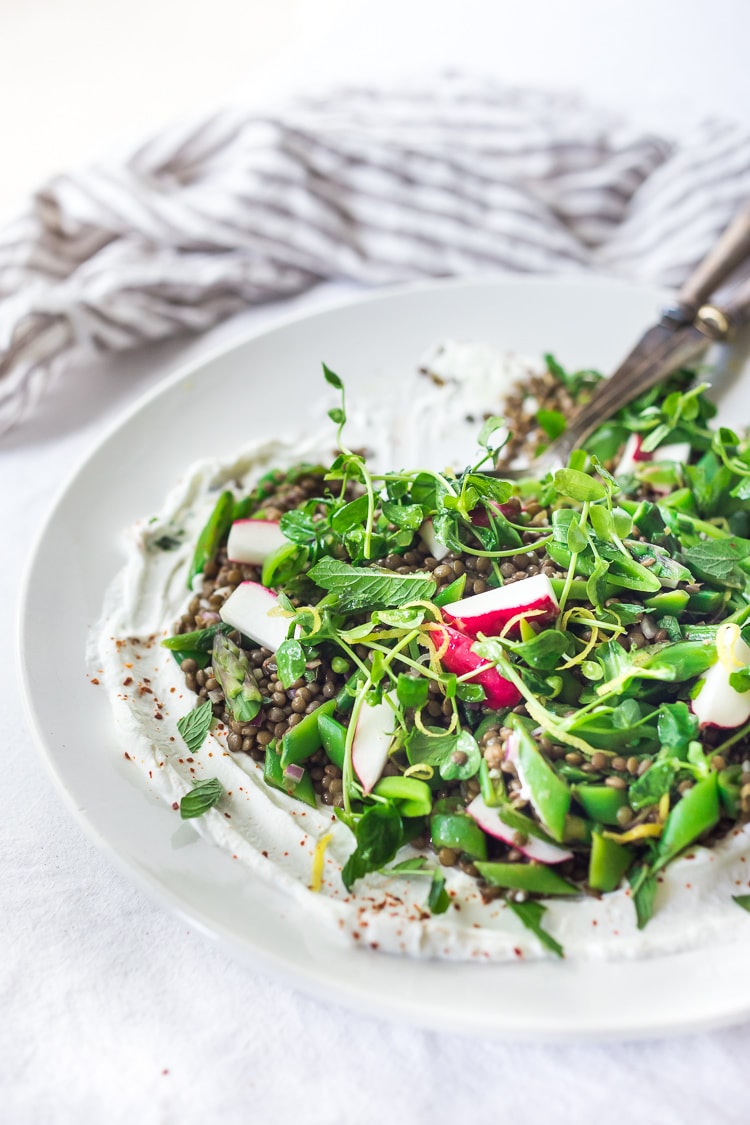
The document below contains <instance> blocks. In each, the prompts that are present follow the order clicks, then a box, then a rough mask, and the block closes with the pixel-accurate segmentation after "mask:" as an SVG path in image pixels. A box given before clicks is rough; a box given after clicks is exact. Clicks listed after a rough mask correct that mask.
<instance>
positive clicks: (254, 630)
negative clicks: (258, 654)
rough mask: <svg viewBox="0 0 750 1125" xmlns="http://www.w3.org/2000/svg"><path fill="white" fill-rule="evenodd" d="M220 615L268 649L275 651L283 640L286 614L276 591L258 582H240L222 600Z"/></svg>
mask: <svg viewBox="0 0 750 1125" xmlns="http://www.w3.org/2000/svg"><path fill="white" fill-rule="evenodd" d="M219 616H220V617H221V619H222V621H226V622H227V624H228V625H231V626H232V628H233V629H239V631H240V632H241V633H243V634H244V635H245V636H246V637H250V639H251V640H252V641H255V643H256V644H259V645H261V647H262V648H267V649H269V650H270V651H271V652H276V649H277V648H278V647H279V645H280V644H281V642H282V641H284V640H286V635H287V631H288V629H289V618H288V617H287V616H285V615H284V613H283V611H282V610H281V606H280V604H279V601H278V599H277V597H276V595H275V594H272V593H271V591H270V590H267V589H266V587H265V586H261V584H260V582H242V583H240V585H239V586H238V587H237V589H236V590H234V591H233V592H232V593H231V594H230V595H229V597H228V598H227V600H226V601H225V602H224V605H223V606H222V607H221V609H220V610H219Z"/></svg>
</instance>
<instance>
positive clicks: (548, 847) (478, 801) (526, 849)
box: [466, 795, 573, 864]
mask: <svg viewBox="0 0 750 1125" xmlns="http://www.w3.org/2000/svg"><path fill="white" fill-rule="evenodd" d="M466 811H467V813H468V814H469V816H470V817H473V819H474V820H475V821H476V822H477V824H478V825H479V827H480V828H481V829H482V831H483V832H486V833H487V835H488V836H494V837H495V839H496V840H502V841H503V843H505V844H509V845H510V847H511V848H516V849H517V850H518V851H519V852H521V853H522V854H523V855H525V856H528V858H529V859H534V860H536V862H537V863H548V864H552V863H564V862H565V860H566V859H572V858H573V853H572V852H569V851H567V850H566V849H565V848H558V847H557V845H556V844H548V843H547V841H546V840H540V839H539V837H538V836H527V837H526V843H525V844H519V843H517V833H518V829H516V828H511V826H510V825H509V824H506V823H505V821H504V820H503V816H502V806H499V805H498V806H497V807H495V808H492V807H490V805H488V804H486V803H485V801H484V800H483V798H482V796H481V795H480V796H478V797H475V798H474V800H473V801H472V802H471V804H470V805H468V806H467V809H466Z"/></svg>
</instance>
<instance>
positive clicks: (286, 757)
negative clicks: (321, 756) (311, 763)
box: [281, 699, 336, 769]
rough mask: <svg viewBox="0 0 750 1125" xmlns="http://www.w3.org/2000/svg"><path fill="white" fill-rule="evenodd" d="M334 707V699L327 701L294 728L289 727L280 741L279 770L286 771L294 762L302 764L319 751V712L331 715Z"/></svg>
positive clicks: (320, 742) (321, 742)
mask: <svg viewBox="0 0 750 1125" xmlns="http://www.w3.org/2000/svg"><path fill="white" fill-rule="evenodd" d="M335 706H336V700H335V699H328V700H326V702H325V703H323V704H322V705H321V706H320V707H318V708H316V710H315V711H311V712H310V714H309V715H305V717H304V719H303V720H302V722H301V723H297V725H296V727H290V728H289V730H288V731H287V732H286V733H285V734H284V736H283V738H282V740H281V768H282V769H286V767H287V766H291V765H292V764H293V763H294V762H304V761H305V759H306V758H309V757H310V755H311V754H314V753H315V751H316V750H320V747H321V746H322V744H323V741H322V739H321V736H320V727H319V725H318V719H319V716H320V714H321V712H322V713H323V714H324V715H331V714H333V711H334V708H335Z"/></svg>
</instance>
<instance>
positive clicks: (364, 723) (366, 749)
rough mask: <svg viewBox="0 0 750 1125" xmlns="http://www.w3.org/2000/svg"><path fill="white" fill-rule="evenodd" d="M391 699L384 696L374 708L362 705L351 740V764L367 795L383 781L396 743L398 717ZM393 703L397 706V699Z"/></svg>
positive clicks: (366, 704) (365, 704)
mask: <svg viewBox="0 0 750 1125" xmlns="http://www.w3.org/2000/svg"><path fill="white" fill-rule="evenodd" d="M388 698H389V697H388V696H385V697H384V699H383V700H382V702H380V703H376V704H375V705H374V707H370V706H369V704H368V703H367V702H365V703H363V704H362V706H361V708H360V711H359V718H358V719H357V729H356V730H355V732H354V740H353V741H352V765H353V766H354V772H355V773H356V775H357V777H358V778H359V780H360V782H361V783H362V788H363V789H364V791H365V793H369V792H370V790H371V789H372V787H373V786H374V785H375V784H376V783H377V782H378V781H379V780H380V775H381V774H382V772H383V769H384V768H385V763H386V762H387V761H388V751H389V750H390V748H391V743H392V742H393V735H394V731H395V727H396V716H395V713H394V710H393V707H392V706H391V704H390V703H389V702H388ZM393 702H394V704H395V702H396V700H395V698H394V700H393Z"/></svg>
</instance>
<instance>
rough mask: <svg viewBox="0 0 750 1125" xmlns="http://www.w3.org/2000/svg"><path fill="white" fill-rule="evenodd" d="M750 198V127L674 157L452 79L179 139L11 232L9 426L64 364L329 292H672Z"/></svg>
mask: <svg viewBox="0 0 750 1125" xmlns="http://www.w3.org/2000/svg"><path fill="white" fill-rule="evenodd" d="M748 196H750V132H749V131H747V130H743V129H742V128H740V127H739V126H730V125H721V124H716V123H707V124H703V125H701V126H699V127H697V128H696V130H695V131H694V132H693V133H692V134H691V135H690V136H688V137H686V138H684V139H683V140H682V141H681V142H680V143H679V144H674V143H671V142H669V141H668V140H666V139H664V138H661V137H657V136H646V135H639V134H638V133H636V132H634V131H633V130H632V129H630V128H628V127H627V126H625V125H622V124H621V123H619V122H618V121H616V120H613V119H612V118H611V116H609V115H607V114H602V113H600V112H598V111H595V110H592V109H590V108H589V107H587V106H585V105H583V104H580V103H579V102H578V101H576V100H575V99H572V98H570V97H560V96H559V95H551V94H542V93H537V92H533V91H531V92H530V91H523V90H518V89H508V88H506V87H503V86H502V85H498V84H496V83H493V82H491V81H487V80H482V79H479V78H476V77H471V78H467V77H462V76H461V75H447V76H444V77H443V78H442V80H441V81H440V82H436V83H435V85H434V87H433V88H431V89H430V90H428V91H425V90H424V89H398V90H394V91H392V92H390V93H388V92H386V93H383V92H379V91H375V90H373V89H367V88H363V89H357V88H341V89H339V90H337V91H336V92H335V93H332V94H330V95H327V96H324V97H318V98H316V99H303V100H299V101H297V102H295V103H294V104H291V105H289V106H288V107H287V108H286V109H284V110H283V111H280V112H278V113H277V114H274V115H273V116H269V115H260V114H257V113H252V112H249V111H247V110H242V109H238V108H234V109H227V110H226V111H224V112H221V113H218V114H215V115H213V116H210V117H207V118H206V119H205V120H199V121H195V122H192V123H190V124H188V125H185V126H181V127H175V128H173V129H171V130H167V131H166V132H164V133H161V134H160V135H158V136H156V137H154V138H153V139H151V140H150V141H148V142H147V143H145V144H141V145H139V146H138V147H137V148H135V149H134V150H133V151H131V152H129V153H126V154H123V155H122V156H121V157H120V158H119V159H118V160H117V161H111V162H109V163H102V164H98V165H95V166H93V167H90V168H87V169H82V170H80V171H77V172H74V173H71V174H66V175H62V176H58V177H57V178H55V179H54V180H52V181H50V182H49V183H47V184H46V185H44V186H43V187H42V188H40V190H39V191H37V192H36V194H35V195H34V196H33V198H32V199H31V200H30V201H29V205H28V207H27V209H26V211H25V213H23V214H21V215H20V216H18V218H17V219H16V220H15V221H14V222H12V223H11V224H10V225H8V226H7V227H6V228H5V229H4V230H2V231H0V430H2V429H5V428H8V427H9V426H10V425H12V424H13V422H14V421H16V420H17V419H18V418H19V417H21V416H22V415H23V414H24V413H25V412H26V411H27V410H28V409H29V408H30V407H31V405H32V404H33V403H34V402H35V401H36V400H37V398H38V397H39V395H40V394H41V393H42V391H43V390H44V388H45V386H46V385H47V384H48V382H49V380H50V378H51V377H52V375H53V374H54V372H55V371H56V370H58V369H59V368H60V367H61V366H62V365H63V364H64V361H65V360H66V359H69V358H70V356H71V354H72V353H73V352H77V353H78V354H79V355H80V353H81V352H91V351H93V350H101V349H103V350H117V351H119V350H123V349H127V348H132V347H135V346H136V345H138V344H142V343H144V342H146V341H156V340H161V339H164V338H167V337H170V336H174V335H176V334H178V333H181V332H200V331H203V330H204V329H206V328H208V327H210V326H211V325H213V324H215V323H217V322H218V321H219V320H222V319H224V318H225V317H228V316H230V315H231V314H233V313H235V312H237V311H238V310H239V309H241V308H244V307H246V306H248V305H253V304H257V303H259V302H264V301H268V300H276V299H279V298H282V297H285V296H289V295H291V294H294V293H299V292H301V291H303V290H305V289H308V288H310V287H311V286H314V285H316V284H317V283H319V282H321V281H323V280H338V281H350V282H351V281H354V282H360V283H365V284H382V283H385V282H396V281H405V280H408V279H411V278H418V277H425V276H441V275H448V274H457V273H466V272H472V273H476V272H481V271H486V270H494V271H497V270H503V271H524V272H529V271H535V272H539V271H544V272H560V271H568V272H569V271H571V270H573V271H578V270H584V269H591V268H595V269H597V270H599V271H605V272H610V273H620V274H623V275H626V276H629V277H634V278H639V279H648V280H650V281H657V282H663V283H665V284H673V283H677V282H679V281H680V280H681V279H682V278H683V277H684V276H685V275H686V273H687V271H688V269H689V268H690V267H691V266H692V265H694V264H695V262H696V261H697V260H698V259H699V258H700V257H701V256H702V255H703V253H704V252H705V251H706V249H707V248H708V247H709V246H710V245H711V243H712V241H714V240H715V238H716V236H717V234H718V233H719V231H720V230H721V229H722V228H723V227H724V226H725V225H726V223H727V222H728V220H729V219H730V218H731V216H732V215H733V213H734V212H735V211H736V210H737V209H738V207H739V205H740V204H741V203H742V202H743V201H744V200H746V199H747V198H748Z"/></svg>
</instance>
